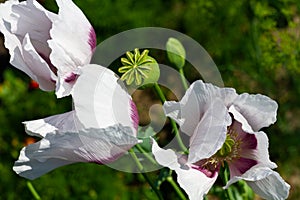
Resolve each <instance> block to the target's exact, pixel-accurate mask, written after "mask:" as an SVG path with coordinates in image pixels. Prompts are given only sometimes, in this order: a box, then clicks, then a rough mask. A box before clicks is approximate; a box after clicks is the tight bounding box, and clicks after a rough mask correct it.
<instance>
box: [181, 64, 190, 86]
mask: <svg viewBox="0 0 300 200" xmlns="http://www.w3.org/2000/svg"><path fill="white" fill-rule="evenodd" d="M179 74H180V78H181V82H182V85H183V87H184V89H185V90H187V89H188V88H189V86H188V84H187V82H186V78H185V76H184V71H183V69H182V68H180V69H179Z"/></svg>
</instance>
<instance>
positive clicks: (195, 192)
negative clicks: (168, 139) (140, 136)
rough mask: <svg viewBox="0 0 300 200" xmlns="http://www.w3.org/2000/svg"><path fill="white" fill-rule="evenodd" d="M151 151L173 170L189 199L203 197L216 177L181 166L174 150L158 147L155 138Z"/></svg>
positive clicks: (159, 160) (165, 165)
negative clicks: (209, 176)
mask: <svg viewBox="0 0 300 200" xmlns="http://www.w3.org/2000/svg"><path fill="white" fill-rule="evenodd" d="M152 153H153V155H154V157H155V159H156V161H157V162H158V163H159V164H160V165H162V166H164V167H168V168H170V169H172V170H175V172H176V174H177V181H178V183H179V185H180V187H181V188H182V189H184V191H185V192H186V193H187V194H188V196H189V199H190V200H199V199H203V197H204V195H205V194H207V193H208V191H209V189H210V188H211V187H212V185H213V184H214V182H215V181H216V179H217V174H216V176H214V177H213V178H208V177H207V176H206V175H205V174H203V173H202V172H200V171H198V170H196V169H193V168H191V167H189V166H187V165H185V166H184V168H183V167H181V164H180V163H179V162H178V157H177V155H176V154H175V152H174V151H172V150H171V149H168V150H164V149H162V148H160V147H159V146H158V145H157V143H156V141H155V140H153V145H152Z"/></svg>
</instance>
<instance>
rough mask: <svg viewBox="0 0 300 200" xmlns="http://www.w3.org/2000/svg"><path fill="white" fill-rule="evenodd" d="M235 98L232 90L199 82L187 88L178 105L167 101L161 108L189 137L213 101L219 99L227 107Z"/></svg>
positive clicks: (235, 95)
mask: <svg viewBox="0 0 300 200" xmlns="http://www.w3.org/2000/svg"><path fill="white" fill-rule="evenodd" d="M236 97H237V94H236V92H235V90H234V89H233V88H219V87H216V86H214V85H212V84H209V83H203V82H202V81H201V80H199V81H195V82H194V83H193V84H192V85H191V86H190V87H189V89H188V90H187V91H186V94H185V95H184V97H183V98H182V100H181V101H180V102H179V103H177V102H172V101H171V102H168V101H167V102H165V104H164V107H163V108H164V111H165V113H166V115H167V116H169V117H171V118H172V119H174V120H175V121H176V122H177V123H178V124H179V125H180V129H181V130H182V131H183V132H185V133H186V134H188V135H190V136H191V135H192V134H193V133H194V130H195V129H196V127H197V126H198V123H199V121H200V120H201V118H202V116H203V115H204V113H205V112H206V110H207V109H208V107H209V106H210V104H211V102H212V101H213V100H215V99H216V98H219V99H221V100H222V101H223V104H224V105H225V106H226V107H229V106H230V105H231V103H232V102H233V100H234V99H235V98H236Z"/></svg>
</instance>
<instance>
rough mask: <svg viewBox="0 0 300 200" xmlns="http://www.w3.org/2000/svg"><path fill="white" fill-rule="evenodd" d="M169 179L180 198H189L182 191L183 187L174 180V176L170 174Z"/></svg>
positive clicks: (185, 199) (184, 199) (183, 199)
mask: <svg viewBox="0 0 300 200" xmlns="http://www.w3.org/2000/svg"><path fill="white" fill-rule="evenodd" d="M167 181H168V182H169V183H170V184H171V185H172V187H173V188H174V190H175V191H176V193H177V194H178V196H179V197H180V199H182V200H187V198H186V197H185V195H184V194H183V193H182V191H181V189H180V188H179V187H178V185H177V184H176V183H175V181H174V180H173V178H172V176H168V177H167Z"/></svg>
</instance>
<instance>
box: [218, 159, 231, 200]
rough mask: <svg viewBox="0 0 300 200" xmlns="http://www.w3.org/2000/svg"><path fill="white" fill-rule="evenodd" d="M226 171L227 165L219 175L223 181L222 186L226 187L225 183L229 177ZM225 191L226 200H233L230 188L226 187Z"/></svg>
mask: <svg viewBox="0 0 300 200" xmlns="http://www.w3.org/2000/svg"><path fill="white" fill-rule="evenodd" d="M228 170H229V169H228V165H225V166H224V170H223V173H221V175H222V176H223V181H224V184H225V185H226V184H227V182H228V177H229V173H228ZM225 191H226V195H227V199H228V200H234V197H233V194H232V190H231V188H230V187H228V188H227V189H226V190H225Z"/></svg>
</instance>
